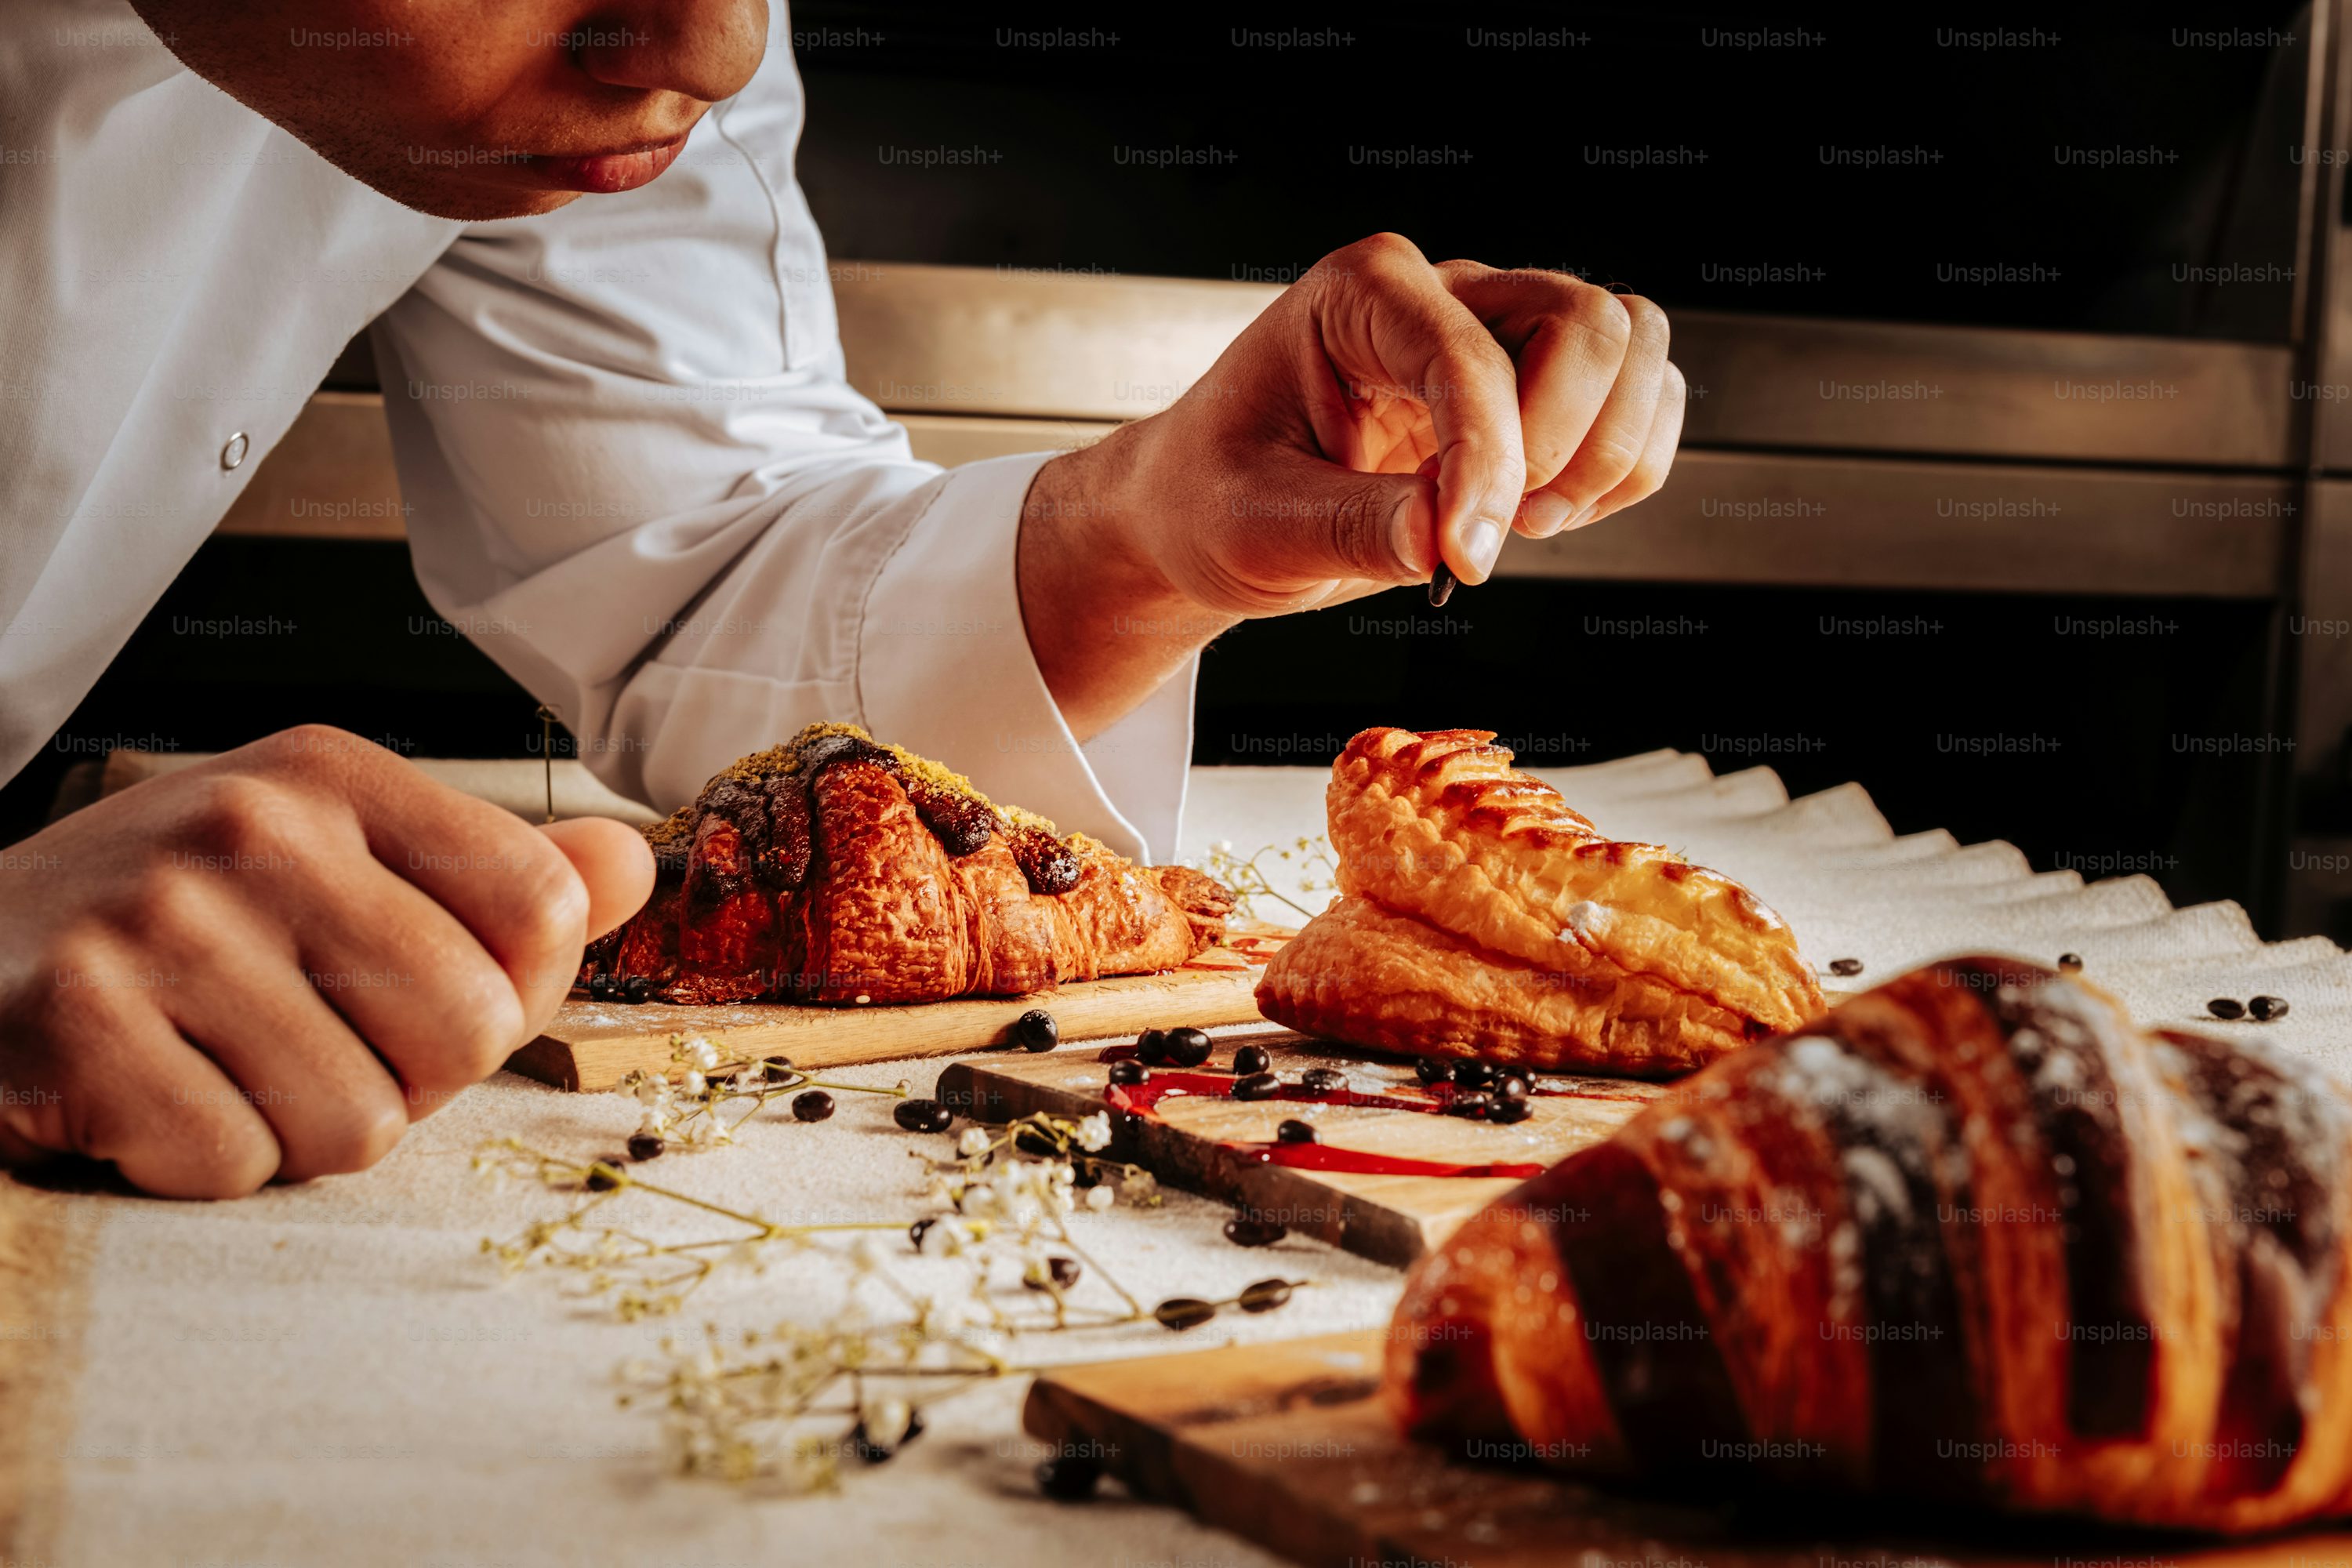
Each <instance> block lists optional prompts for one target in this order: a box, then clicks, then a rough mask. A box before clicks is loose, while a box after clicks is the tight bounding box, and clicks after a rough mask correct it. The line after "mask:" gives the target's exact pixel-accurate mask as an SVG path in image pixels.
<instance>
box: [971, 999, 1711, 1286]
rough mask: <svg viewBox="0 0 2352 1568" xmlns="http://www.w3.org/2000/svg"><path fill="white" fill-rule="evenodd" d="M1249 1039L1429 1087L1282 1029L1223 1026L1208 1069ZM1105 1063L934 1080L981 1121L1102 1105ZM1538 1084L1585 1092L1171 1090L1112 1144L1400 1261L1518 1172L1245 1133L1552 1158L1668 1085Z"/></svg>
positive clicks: (1423, 1154) (1016, 1067)
mask: <svg viewBox="0 0 2352 1568" xmlns="http://www.w3.org/2000/svg"><path fill="white" fill-rule="evenodd" d="M1168 1021H1172V1020H1168ZM1244 1044H1251V1045H1262V1046H1265V1047H1266V1048H1267V1050H1268V1051H1269V1053H1270V1054H1271V1055H1272V1056H1273V1057H1274V1058H1275V1063H1274V1066H1275V1070H1276V1072H1277V1073H1278V1074H1280V1075H1281V1077H1282V1078H1284V1079H1286V1080H1295V1079H1297V1077H1298V1075H1299V1074H1300V1073H1301V1072H1303V1071H1304V1070H1306V1069H1307V1068H1312V1067H1338V1068H1344V1069H1345V1070H1346V1071H1347V1072H1348V1074H1349V1079H1350V1082H1351V1084H1352V1085H1353V1086H1354V1087H1356V1088H1358V1089H1361V1090H1366V1091H1370V1092H1394V1093H1397V1094H1400V1095H1403V1096H1406V1097H1410V1098H1418V1097H1419V1094H1420V1091H1419V1089H1418V1086H1417V1085H1416V1084H1415V1083H1414V1079H1413V1075H1412V1068H1410V1067H1408V1066H1407V1065H1406V1064H1404V1063H1402V1062H1398V1061H1388V1060H1383V1061H1368V1060H1366V1059H1364V1058H1362V1057H1361V1056H1360V1055H1359V1054H1355V1053H1352V1052H1349V1050H1348V1049H1347V1048H1346V1047H1339V1046H1335V1045H1332V1044H1330V1043H1329V1042H1328V1041H1315V1040H1307V1039H1303V1038H1301V1037H1299V1036H1297V1035H1294V1034H1290V1033H1288V1032H1286V1031H1271V1032H1268V1033H1266V1034H1263V1035H1252V1036H1248V1037H1240V1036H1234V1037H1223V1038H1220V1039H1219V1040H1218V1041H1217V1049H1216V1054H1215V1055H1214V1056H1213V1058H1211V1062H1210V1068H1211V1069H1217V1068H1225V1067H1227V1066H1229V1065H1230V1063H1231V1061H1232V1059H1233V1052H1234V1047H1236V1046H1239V1045H1244ZM1107 1081H1108V1065H1107V1064H1106V1063H1104V1062H1103V1061H1102V1060H1101V1059H1100V1052H1099V1051H1098V1050H1087V1049H1079V1050H1071V1049H1068V1048H1064V1049H1062V1050H1058V1051H1055V1052H1052V1053H1050V1054H1048V1055H1045V1056H1030V1055H1027V1054H1025V1053H1024V1054H1023V1055H1020V1056H1017V1057H1007V1058H1003V1059H1002V1060H991V1061H984V1062H958V1063H956V1064H955V1065H954V1066H952V1067H950V1068H948V1069H947V1070H946V1071H945V1072H944V1073H942V1074H940V1088H939V1093H940V1098H941V1099H942V1100H945V1101H946V1102H947V1103H948V1104H950V1105H951V1106H953V1107H954V1108H955V1109H957V1110H963V1111H965V1112H967V1113H968V1114H971V1115H976V1116H978V1117H980V1118H981V1119H982V1120H983V1121H1010V1120H1012V1119H1013V1118H1014V1117H1019V1116H1026V1115H1029V1114H1031V1113H1032V1112H1035V1111H1046V1112H1050V1113H1051V1114H1053V1115H1056V1116H1068V1117H1080V1116H1086V1115H1089V1114H1091V1113H1093V1112H1095V1111H1097V1110H1102V1109H1104V1106H1103V1098H1102V1096H1103V1089H1104V1086H1105V1084H1106V1082H1107ZM1538 1084H1539V1086H1540V1087H1542V1088H1544V1089H1573V1090H1575V1091H1576V1092H1575V1093H1573V1094H1558V1095H1555V1094H1538V1095H1537V1096H1536V1097H1535V1098H1534V1100H1533V1104H1534V1107H1535V1111H1534V1114H1533V1115H1531V1116H1530V1117H1528V1120H1527V1121H1523V1122H1519V1123H1517V1124H1516V1125H1514V1126H1508V1127H1505V1126H1498V1125H1490V1124H1488V1123H1486V1122H1482V1121H1462V1120H1460V1119H1458V1118H1454V1117H1449V1116H1429V1115H1422V1114H1418V1113H1416V1112H1413V1111H1409V1110H1381V1109H1377V1108H1370V1107H1351V1106H1338V1105H1326V1106H1317V1107H1313V1108H1311V1109H1310V1108H1309V1107H1307V1106H1304V1105H1301V1104H1299V1103H1297V1102H1296V1101H1288V1100H1253V1101H1240V1100H1213V1099H1206V1098H1202V1099H1190V1098H1185V1099H1171V1100H1163V1101H1162V1102H1161V1103H1160V1108H1159V1112H1158V1114H1157V1115H1154V1116H1151V1117H1147V1118H1142V1119H1139V1121H1137V1122H1136V1123H1135V1124H1133V1125H1129V1126H1125V1127H1119V1128H1118V1129H1117V1130H1116V1131H1115V1136H1114V1141H1113V1142H1112V1144H1111V1147H1110V1149H1109V1150H1108V1153H1110V1154H1111V1155H1112V1156H1113V1157H1114V1158H1118V1159H1123V1160H1129V1161H1131V1162H1133V1163H1136V1164H1139V1165H1141V1166H1143V1167H1144V1168H1145V1169H1147V1170H1149V1171H1150V1172H1151V1173H1152V1174H1153V1175H1155V1176H1157V1177H1158V1178H1159V1179H1160V1180H1161V1181H1162V1182H1165V1183H1167V1184H1170V1185H1171V1186H1176V1187H1181V1188H1183V1189H1184V1190H1186V1191H1188V1192H1195V1193H1202V1194H1206V1195H1207V1196H1210V1197H1213V1198H1217V1199H1219V1200H1221V1201H1223V1202H1225V1203H1229V1204H1233V1205H1235V1206H1236V1207H1240V1208H1244V1209H1247V1210H1250V1211H1251V1212H1253V1213H1255V1214H1259V1215H1264V1216H1265V1217H1267V1218H1270V1219H1273V1220H1275V1221H1276V1222H1278V1223H1280V1224H1282V1225H1284V1226H1287V1227H1288V1228H1289V1229H1291V1230H1293V1231H1296V1232H1298V1233H1299V1234H1301V1235H1305V1236H1310V1237H1315V1238H1317V1239H1318V1240H1320V1241H1325V1242H1328V1243H1330V1244H1331V1245H1332V1246H1334V1247H1345V1248H1346V1249H1347V1250H1348V1251H1349V1252H1353V1253H1356V1254H1359V1255H1360V1256H1361V1257H1365V1258H1371V1259H1373V1260H1375V1261H1376V1262H1381V1263H1387V1264H1391V1265H1394V1266H1395V1267H1398V1268H1402V1267H1404V1266H1405V1265H1407V1264H1409V1263H1411V1262H1412V1260H1413V1259H1414V1258H1419V1257H1420V1256H1421V1255H1422V1254H1423V1252H1426V1251H1427V1250H1428V1249H1429V1248H1430V1247H1433V1246H1435V1245H1436V1244H1437V1242H1438V1241H1439V1240H1441V1239H1443V1238H1444V1237H1445V1236H1446V1235H1447V1234H1448V1233H1449V1232H1451V1231H1452V1230H1453V1229H1454V1226H1458V1225H1460V1224H1461V1223H1462V1222H1463V1221H1464V1220H1465V1219H1467V1218H1468V1217H1469V1216H1470V1215H1472V1214H1474V1213H1475V1212H1476V1211H1477V1210H1478V1209H1480V1208H1481V1207H1483V1206H1485V1205H1486V1204H1487V1203H1489V1202H1491V1201H1493V1200H1494V1199H1495V1198H1497V1197H1499V1196H1501V1195H1502V1194H1505V1193H1507V1192H1509V1191H1510V1190H1511V1189H1512V1188H1513V1187H1515V1186H1517V1184H1518V1183H1519V1180H1520V1179H1521V1178H1517V1177H1490V1176H1422V1175H1407V1176H1397V1175H1360V1174H1353V1173H1332V1172H1322V1171H1304V1170H1296V1169H1290V1168H1286V1167H1282V1166H1273V1165H1265V1164H1262V1163H1258V1162H1257V1161H1256V1159H1255V1157H1254V1152H1253V1151H1252V1149H1251V1148H1250V1147H1248V1146H1249V1145H1255V1144H1262V1143H1265V1142H1271V1141H1272V1140H1273V1138H1274V1135H1275V1128H1276V1125H1278V1124H1279V1123H1280V1122H1281V1121H1283V1120H1284V1119H1285V1118H1287V1117H1299V1118H1301V1119H1303V1120H1308V1121H1312V1122H1313V1123H1314V1124H1315V1126H1316V1128H1317V1130H1318V1133H1319V1134H1320V1141H1321V1142H1324V1143H1326V1144H1331V1145H1335V1146H1338V1147H1340V1148H1346V1149H1355V1150H1360V1151H1363V1152H1368V1153H1376V1154H1391V1155H1402V1156H1405V1157H1408V1158H1412V1159H1420V1160H1438V1161H1445V1162H1449V1163H1459V1164H1472V1163H1500V1162H1506V1161H1508V1162H1513V1163H1527V1164H1532V1165H1538V1166H1542V1165H1549V1164H1551V1163H1554V1162H1556V1161H1559V1160H1561V1159H1564V1158H1566V1157H1567V1156H1568V1155H1569V1154H1571V1153H1573V1152H1576V1151H1577V1150H1579V1149H1581V1148H1583V1147H1585V1146H1586V1145H1588V1144H1591V1143H1596V1142H1600V1141H1601V1140H1602V1139H1603V1138H1606V1137H1607V1136H1609V1134H1610V1133H1612V1132H1613V1131H1616V1129H1617V1128H1618V1127H1619V1126H1621V1125H1622V1124H1623V1123H1624V1122H1625V1121H1629V1120H1630V1119H1631V1118H1633V1116H1634V1115H1635V1114H1636V1113H1638V1112H1639V1111H1640V1110H1641V1109H1642V1108H1643V1106H1644V1105H1646V1104H1648V1103H1649V1102H1650V1101H1651V1100H1654V1099H1655V1098H1656V1097H1657V1096H1658V1095H1660V1094H1662V1093H1664V1089H1663V1087H1662V1086H1659V1085H1656V1084H1647V1083H1637V1082H1633V1081H1632V1080H1629V1079H1603V1078H1581V1077H1569V1076H1565V1075H1559V1074H1547V1075H1545V1076H1544V1077H1543V1078H1541V1079H1539V1080H1538Z"/></svg>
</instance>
